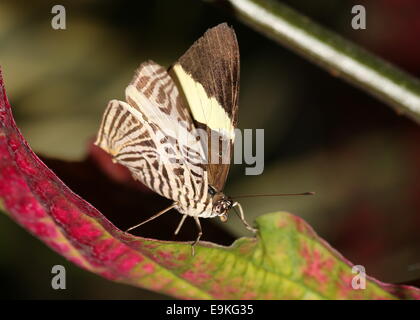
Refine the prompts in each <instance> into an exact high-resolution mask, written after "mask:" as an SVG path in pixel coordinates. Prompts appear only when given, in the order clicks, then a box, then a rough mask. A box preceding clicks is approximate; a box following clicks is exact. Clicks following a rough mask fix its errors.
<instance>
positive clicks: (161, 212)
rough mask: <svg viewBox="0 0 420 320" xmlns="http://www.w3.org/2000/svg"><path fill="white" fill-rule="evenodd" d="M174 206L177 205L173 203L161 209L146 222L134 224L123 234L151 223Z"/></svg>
mask: <svg viewBox="0 0 420 320" xmlns="http://www.w3.org/2000/svg"><path fill="white" fill-rule="evenodd" d="M176 205H177V203H176V202H174V203H173V204H172V205H171V206H169V207H167V208H166V209H163V210H162V211H159V212H158V213H156V214H155V215H153V216H151V217H150V218H149V219H147V220H145V221H143V222H140V223H139V224H136V225H135V226H133V227H130V228H128V229H127V230H125V232H128V231H131V230H133V229H135V228H137V227H140V226H141V225H143V224H145V223H147V222H149V221H152V220H153V219H156V218H157V217H159V216H161V215H162V214H164V213H165V212H168V211H169V210H171V209H173V208H174V207H175V206H176Z"/></svg>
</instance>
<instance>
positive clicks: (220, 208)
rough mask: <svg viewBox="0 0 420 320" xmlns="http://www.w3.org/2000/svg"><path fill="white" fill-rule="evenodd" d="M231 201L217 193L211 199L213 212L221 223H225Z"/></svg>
mask: <svg viewBox="0 0 420 320" xmlns="http://www.w3.org/2000/svg"><path fill="white" fill-rule="evenodd" d="M232 206H233V200H232V199H231V198H229V197H227V196H225V195H224V194H223V193H218V194H216V195H215V196H214V198H213V212H214V213H215V214H216V215H217V216H219V218H220V220H221V221H222V222H226V221H227V219H228V216H227V214H228V212H229V210H230V209H232Z"/></svg>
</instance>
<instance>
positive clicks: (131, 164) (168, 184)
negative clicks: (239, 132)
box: [95, 61, 211, 217]
mask: <svg viewBox="0 0 420 320" xmlns="http://www.w3.org/2000/svg"><path fill="white" fill-rule="evenodd" d="M126 101H127V102H123V101H117V100H112V101H110V103H109V104H108V107H107V109H106V111H105V113H104V116H103V119H102V124H101V127H100V130H99V133H98V137H97V140H96V142H95V144H96V145H98V146H99V147H101V148H102V149H104V150H105V151H107V152H108V153H110V154H111V155H112V156H113V159H114V161H116V162H118V163H120V164H122V165H124V166H126V167H127V168H128V169H129V170H130V171H131V173H132V175H133V177H134V178H136V179H138V180H140V181H141V182H142V183H144V184H145V185H146V186H148V187H149V188H150V189H152V190H154V191H155V192H157V193H159V194H160V195H162V196H164V197H166V198H169V199H172V200H174V201H175V202H176V203H178V206H177V209H178V210H179V211H180V212H181V213H184V214H188V215H192V216H203V217H204V216H208V215H209V214H210V213H211V201H209V200H208V191H207V185H208V176H207V171H206V167H205V165H204V163H205V154H204V152H203V148H202V145H201V143H200V141H199V140H198V139H197V136H198V135H197V132H196V131H195V130H196V129H195V127H194V125H193V122H192V120H191V118H190V115H189V113H188V109H187V108H185V107H184V105H183V100H182V99H181V98H180V96H179V92H178V89H177V87H176V85H175V83H174V82H173V80H172V78H171V77H170V76H169V75H168V73H167V72H166V70H165V69H164V68H163V67H161V66H159V65H157V64H156V63H154V62H152V61H148V62H146V63H143V64H142V65H141V66H140V67H139V69H138V70H137V71H136V74H135V76H134V78H133V80H132V81H131V83H130V84H129V85H128V87H127V88H126Z"/></svg>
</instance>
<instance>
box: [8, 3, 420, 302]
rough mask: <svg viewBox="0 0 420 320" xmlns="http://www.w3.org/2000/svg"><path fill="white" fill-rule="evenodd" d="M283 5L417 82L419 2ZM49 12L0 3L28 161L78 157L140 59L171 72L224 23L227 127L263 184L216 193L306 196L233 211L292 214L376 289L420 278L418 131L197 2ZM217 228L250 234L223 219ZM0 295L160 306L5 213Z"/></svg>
mask: <svg viewBox="0 0 420 320" xmlns="http://www.w3.org/2000/svg"><path fill="white" fill-rule="evenodd" d="M283 2H285V3H287V4H289V5H290V6H291V7H292V8H294V9H296V10H298V11H300V12H301V13H303V14H306V15H308V16H309V17H311V18H312V19H313V20H315V21H317V22H319V23H320V24H322V25H324V26H325V27H327V28H330V29H332V30H334V31H336V32H338V33H339V34H342V35H343V36H345V37H347V38H349V39H351V40H352V41H354V42H356V43H359V44H360V45H362V46H364V47H366V48H368V49H369V50H371V51H373V52H375V53H377V54H378V55H380V56H382V57H383V58H385V59H388V60H390V61H391V62H393V63H395V64H397V65H398V66H400V67H401V68H403V69H405V70H406V71H408V72H410V73H412V74H413V75H417V76H420V43H419V41H418V34H419V33H420V24H419V21H420V3H419V2H418V1H414V0H411V1H410V0H407V1H395V0H382V1H375V2H373V1H369V2H368V1H350V0H342V1H335V2H333V1H328V0H318V1H303V0H295V1H292V0H289V1H283ZM55 4H57V3H56V2H52V1H43V0H38V1H36V2H31V4H28V2H25V1H8V0H3V1H1V2H0V65H1V67H2V70H3V77H4V80H5V83H6V89H7V93H8V97H9V100H10V102H11V104H12V106H13V113H14V116H15V119H16V121H17V124H18V126H19V127H20V129H21V130H22V132H23V134H24V136H25V137H26V139H27V140H28V142H29V143H30V145H31V146H32V148H33V149H34V150H35V151H36V152H37V153H39V154H41V155H43V156H46V157H49V158H58V159H65V160H73V161H78V160H83V159H84V158H85V157H86V153H87V148H88V145H89V143H91V141H92V139H93V138H94V136H95V134H96V131H97V129H98V126H99V122H100V119H101V116H102V112H103V111H104V108H105V106H106V104H107V102H108V101H109V100H110V99H114V98H116V99H123V98H124V89H125V86H126V85H127V84H128V82H129V81H130V80H131V77H132V75H133V72H134V70H135V69H136V67H137V66H138V65H139V64H140V63H141V62H142V61H144V60H147V59H152V60H154V61H156V62H158V63H159V64H161V65H164V66H169V65H170V64H171V63H173V62H174V61H175V60H176V59H177V58H178V57H179V56H180V55H181V54H182V53H183V52H184V51H185V50H186V49H187V48H188V47H189V46H190V45H191V44H192V43H193V42H194V41H195V40H196V39H197V38H198V37H200V36H201V35H202V34H203V32H204V31H205V30H206V29H208V28H210V27H212V26H215V25H216V24H218V23H220V22H224V21H226V22H228V23H229V24H230V25H232V26H233V27H234V29H235V31H236V33H237V37H238V41H239V45H240V50H241V93H240V113H239V127H240V128H251V129H257V128H264V129H265V171H264V173H263V174H262V175H260V176H245V175H244V166H240V165H235V166H233V167H232V169H231V173H230V176H229V178H228V183H227V186H226V193H227V194H244V193H247V194H248V193H262V192H266V193H279V192H302V191H315V192H316V193H317V195H316V196H315V197H307V198H299V197H296V198H277V199H276V198H268V199H267V198H260V199H258V198H250V199H244V200H243V201H242V205H243V207H244V209H245V213H246V215H247V218H248V220H250V221H252V220H253V219H254V218H255V217H257V216H258V215H261V214H263V213H266V212H272V211H279V210H285V211H290V212H292V213H294V214H296V215H299V216H301V217H303V218H304V219H305V220H306V221H308V222H309V223H310V225H312V226H313V227H314V229H315V230H316V231H317V232H318V233H319V234H320V235H321V236H322V237H323V238H325V239H326V240H327V241H328V242H330V243H331V244H332V246H334V247H335V248H336V249H337V250H338V251H340V252H341V253H342V254H343V255H344V256H345V257H347V258H348V259H350V260H351V261H352V262H353V263H355V264H362V265H364V266H365V267H366V271H367V273H368V274H369V275H372V276H374V277H376V278H378V279H379V280H382V281H385V282H394V283H400V282H405V283H407V282H409V281H412V280H415V279H419V278H420V250H419V249H420V233H419V230H420V183H419V180H420V148H419V143H418V141H420V129H419V127H418V126H417V125H416V124H414V123H413V122H411V121H410V120H408V119H406V118H403V117H399V116H398V115H397V114H395V112H394V111H393V110H391V109H390V108H389V107H388V106H386V105H384V104H382V103H380V102H378V101H377V100H375V99H373V98H371V97H370V96H368V95H367V94H365V93H363V92H362V91H361V90H358V89H355V88H353V87H351V86H350V85H348V84H346V83H345V82H343V81H341V80H339V79H337V78H335V77H334V76H332V75H331V74H329V73H327V72H325V71H324V70H321V69H320V68H318V67H316V66H314V65H313V64H312V63H310V62H308V61H306V60H305V59H302V58H301V57H299V56H298V55H296V54H295V53H294V52H291V51H289V50H288V49H286V48H283V47H282V46H280V45H278V44H275V43H273V42H272V41H270V40H268V39H266V38H264V37H263V36H262V35H260V34H259V33H257V32H256V31H254V30H252V29H250V28H248V27H246V26H244V25H242V24H241V23H240V22H238V21H237V20H236V19H235V17H233V16H231V15H230V14H229V12H228V11H225V10H222V9H221V8H219V7H215V6H213V5H211V4H209V3H207V2H205V1H197V0H182V1H172V0H161V1H137V2H131V1H119V2H117V1H99V0H88V1H81V0H78V1H77V0H71V1H70V0H68V1H61V2H60V4H62V5H64V7H65V8H66V14H67V29H66V30H53V29H52V28H51V19H52V17H53V14H51V8H52V7H53V5H55ZM355 4H363V5H365V6H366V9H367V29H366V30H359V31H356V30H353V29H352V28H351V18H352V15H351V8H352V6H353V5H355ZM75 191H76V192H77V190H75ZM133 214H135V213H133ZM225 227H226V228H229V230H230V231H232V232H233V233H234V234H235V235H237V236H240V235H249V234H248V233H247V231H246V229H245V228H244V227H243V226H242V224H241V223H240V221H239V220H238V219H237V218H236V217H235V216H233V215H232V218H231V219H230V220H229V222H228V223H227V224H226V225H225ZM55 264H62V265H64V266H65V267H66V269H67V290H61V291H60V290H59V291H55V290H53V289H51V286H50V281H51V276H52V275H51V268H52V266H53V265H55ZM0 297H2V298H24V299H30V298H52V299H56V298H57V299H69V298H77V299H95V298H116V299H143V298H144V299H146V298H148V299H153V298H165V297H164V296H161V295H159V294H155V293H151V292H149V291H145V290H141V289H138V288H132V287H129V286H125V285H120V284H115V283H112V282H109V281H107V280H104V279H102V278H100V277H98V276H96V275H93V274H90V273H88V272H86V271H83V270H80V269H78V268H77V267H75V266H73V265H72V264H70V263H68V262H67V261H66V260H64V259H63V258H62V257H60V256H59V255H57V254H55V253H54V252H52V251H51V250H50V249H49V248H47V247H46V246H45V245H43V244H42V243H41V242H39V241H38V240H37V239H35V238H33V237H32V236H31V235H29V234H28V233H27V232H26V231H24V230H23V229H21V228H20V227H19V226H17V225H16V224H15V223H14V222H13V221H12V220H10V218H9V217H7V216H5V215H0Z"/></svg>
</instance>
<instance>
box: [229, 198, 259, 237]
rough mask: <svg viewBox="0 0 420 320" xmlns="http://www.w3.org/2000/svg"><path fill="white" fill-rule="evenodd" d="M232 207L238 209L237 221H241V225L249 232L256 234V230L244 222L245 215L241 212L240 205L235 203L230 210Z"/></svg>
mask: <svg viewBox="0 0 420 320" xmlns="http://www.w3.org/2000/svg"><path fill="white" fill-rule="evenodd" d="M234 207H238V209H239V219H241V221H242V223H243V224H244V225H245V227H246V228H247V229H248V230H249V231H252V232H254V233H256V232H257V229H255V228H253V227H251V226H250V225H249V223H248V222H247V221H246V220H245V215H244V211H243V210H242V206H241V204H240V203H239V202H235V203H234V204H233V205H232V208H234Z"/></svg>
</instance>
